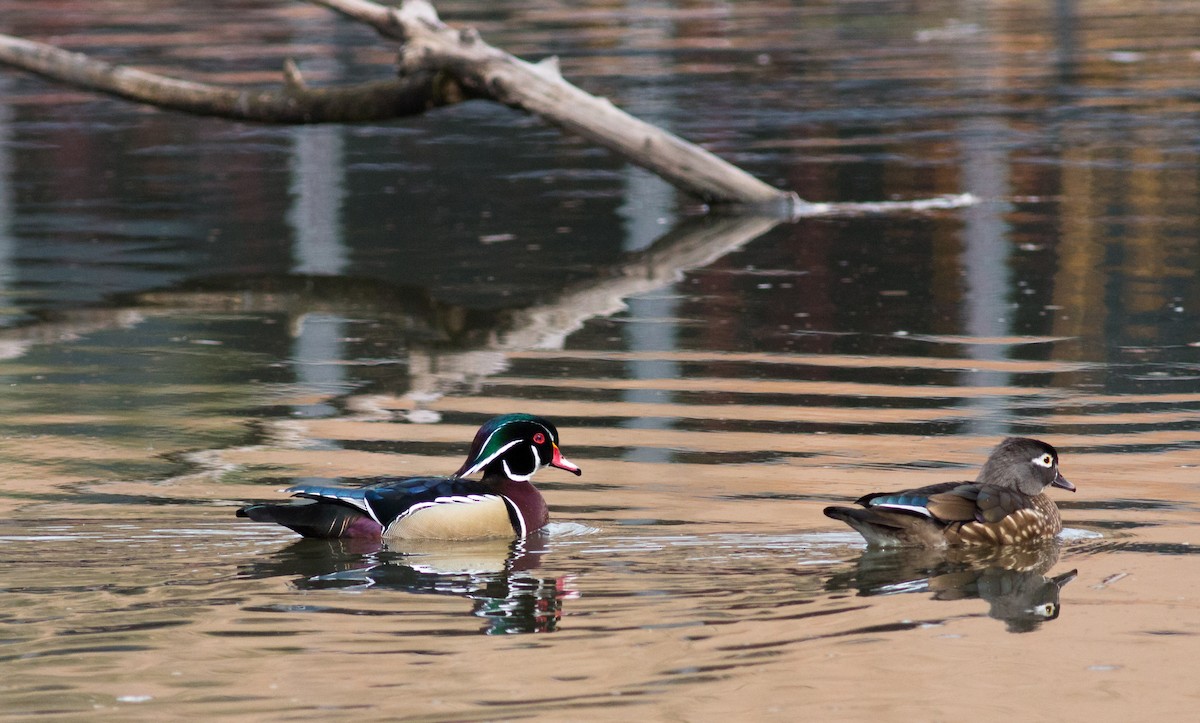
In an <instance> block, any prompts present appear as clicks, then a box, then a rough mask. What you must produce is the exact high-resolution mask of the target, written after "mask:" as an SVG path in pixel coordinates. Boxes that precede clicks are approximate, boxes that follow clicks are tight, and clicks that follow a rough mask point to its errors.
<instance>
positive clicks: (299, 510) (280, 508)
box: [237, 499, 382, 539]
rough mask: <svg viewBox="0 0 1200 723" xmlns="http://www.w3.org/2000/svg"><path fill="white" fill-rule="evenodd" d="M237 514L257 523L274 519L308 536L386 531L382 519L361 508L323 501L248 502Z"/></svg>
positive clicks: (360, 535)
mask: <svg viewBox="0 0 1200 723" xmlns="http://www.w3.org/2000/svg"><path fill="white" fill-rule="evenodd" d="M237 516H238V517H246V518H249V519H251V520H254V521H255V522H274V523H275V524H277V525H283V526H284V527H287V528H288V529H290V530H294V531H295V532H298V533H299V534H301V535H303V536H304V537H320V538H325V539H330V538H341V537H379V536H380V533H381V532H382V528H381V527H380V525H379V523H378V522H376V521H375V520H372V519H371V518H370V517H368V516H367V515H365V514H363V513H362V512H360V511H359V510H357V509H354V508H353V507H349V506H347V505H339V504H330V503H328V502H324V501H321V500H310V499H300V500H296V501H294V502H285V503H283V504H270V503H263V504H257V505H246V506H245V507H243V508H241V509H239V510H238V511H237Z"/></svg>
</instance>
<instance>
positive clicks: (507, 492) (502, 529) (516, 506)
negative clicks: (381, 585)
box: [237, 414, 582, 540]
mask: <svg viewBox="0 0 1200 723" xmlns="http://www.w3.org/2000/svg"><path fill="white" fill-rule="evenodd" d="M558 441H559V437H558V429H557V428H555V426H554V425H553V424H551V423H550V422H549V421H547V420H546V419H543V418H542V417H536V416H534V415H531V414H505V415H503V416H499V417H495V418H493V419H490V420H488V421H487V422H486V423H485V424H484V425H483V426H482V427H480V428H479V432H478V433H476V435H475V440H474V442H473V443H472V444H471V451H470V453H469V454H468V455H467V461H466V462H464V463H463V465H462V467H460V468H459V469H458V471H457V472H455V473H454V474H452V475H450V476H449V477H388V478H384V479H381V480H379V481H377V482H374V483H372V484H368V485H365V486H362V487H337V486H327V485H307V484H305V485H296V486H294V487H289V488H287V489H285V490H283V491H284V492H288V493H290V494H291V495H292V496H293V497H296V498H298V499H296V500H294V501H291V502H284V503H279V504H275V503H262V504H253V505H247V506H246V507H243V508H241V509H239V510H238V511H237V516H238V517H248V518H250V519H251V520H255V521H256V522H274V523H277V524H280V525H283V526H284V527H288V528H290V529H292V530H294V531H296V532H298V533H300V534H301V535H303V536H305V537H323V538H336V537H367V538H385V539H404V540H473V539H486V538H496V537H513V536H516V537H518V538H520V537H525V536H526V535H529V534H530V533H532V532H535V531H537V530H539V529H541V528H542V527H543V526H544V525H545V524H546V523H547V522H548V521H549V512H548V510H547V507H546V501H545V500H544V499H543V498H542V494H541V492H539V491H538V490H537V488H536V487H534V486H533V484H532V483H531V482H530V480H531V479H532V477H533V475H534V474H535V473H536V472H537V471H538V470H540V469H542V468H544V467H557V468H559V469H563V470H566V471H568V472H571V473H573V474H575V475H579V474H582V472H581V471H580V469H579V467H577V466H576V465H575V464H573V463H572V462H570V461H568V460H567V458H566V457H564V456H563V455H562V452H560V451H559V449H558ZM480 472H482V473H483V476H482V477H481V478H480V479H478V480H474V479H469V477H470V475H474V474H477V473H480Z"/></svg>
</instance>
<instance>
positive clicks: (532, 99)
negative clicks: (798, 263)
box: [0, 0, 800, 216]
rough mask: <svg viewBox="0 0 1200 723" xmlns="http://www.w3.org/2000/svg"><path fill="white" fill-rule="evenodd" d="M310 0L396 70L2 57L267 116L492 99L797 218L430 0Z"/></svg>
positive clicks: (714, 193) (705, 158)
mask: <svg viewBox="0 0 1200 723" xmlns="http://www.w3.org/2000/svg"><path fill="white" fill-rule="evenodd" d="M309 1H310V2H313V3H315V4H317V5H322V6H324V7H327V8H329V9H332V10H335V11H337V12H339V13H342V14H343V15H346V16H347V17H350V18H353V19H355V20H358V21H360V22H363V23H366V24H368V25H370V26H371V27H373V28H375V29H376V30H377V31H378V32H379V33H380V34H381V35H383V36H384V37H387V38H390V39H394V40H398V41H400V43H401V44H402V45H401V48H400V57H399V67H400V75H399V77H398V78H394V79H390V80H381V81H374V82H367V83H360V84H357V85H350V86H343V87H338V88H322V89H312V88H309V87H308V86H307V85H306V84H304V82H303V79H302V78H301V77H300V75H299V71H298V70H297V69H296V68H295V66H294V65H290V64H289V66H288V67H287V68H285V71H284V82H283V84H282V87H281V88H279V89H274V90H265V91H264V90H259V91H251V90H240V89H234V88H227V87H223V86H216V85H210V84H205V83H196V82H190V81H184V80H179V79H176V78H169V77H166V76H162V75H156V74H154V73H148V72H145V71H141V70H136V69H133V68H126V67H121V66H115V65H111V64H109V63H105V62H103V61H100V60H96V59H94V58H91V57H89V56H87V55H83V54H81V53H72V52H69V51H66V50H63V49H61V48H56V47H54V46H51V45H45V44H43V43H37V42H34V41H30V40H24V39H21V38H14V37H11V36H6V35H0V62H2V63H7V64H9V65H12V66H14V67H18V68H22V69H24V70H28V71H30V72H33V73H37V74H39V75H42V76H43V77H46V78H50V79H53V80H58V81H61V82H64V83H69V84H71V85H75V86H77V87H81V88H87V89H90V90H98V91H101V92H105V93H109V94H112V95H115V96H118V97H121V98H126V99H129V100H133V101H136V102H140V103H148V104H151V105H154V106H157V107H160V108H166V109H170V110H178V111H183V112H187V113H192V114H196V115H207V116H218V117H222V118H230V119H233V120H242V121H256V122H263V123H285V124H302V123H329V122H362V121H383V120H391V119H394V118H400V117H404V116H411V115H416V114H419V113H423V112H425V111H426V110H428V109H430V108H433V107H437V106H442V105H448V104H451V103H456V102H459V101H461V100H464V99H466V98H468V97H478V98H487V99H490V100H494V101H497V102H499V103H503V104H505V105H508V106H511V107H513V108H518V109H521V110H523V111H526V112H528V113H532V114H534V115H537V116H539V117H541V118H543V119H544V120H546V121H547V122H549V123H552V124H554V125H556V126H559V127H560V128H563V129H564V130H566V131H569V132H571V133H575V134H577V135H580V136H582V137H584V138H586V139H588V140H590V141H592V142H594V143H596V144H598V145H601V146H604V147H605V148H608V149H610V150H612V151H613V152H615V153H617V154H618V155H620V156H621V157H623V158H625V159H626V160H628V161H630V162H631V163H634V164H637V165H639V166H642V167H644V168H647V169H648V170H650V171H652V172H653V173H655V174H657V175H658V176H660V177H661V178H663V179H664V180H666V181H668V182H669V183H671V184H673V185H675V186H676V187H678V188H680V189H682V190H684V191H686V192H688V193H690V194H692V195H694V196H696V197H698V198H700V199H702V200H704V201H706V202H709V203H714V204H721V203H727V204H728V203H732V204H739V205H745V206H752V207H755V208H757V209H760V210H762V209H765V210H767V211H769V212H771V213H773V214H775V215H780V216H789V215H791V214H793V213H794V212H795V210H796V208H797V206H798V204H800V200H799V198H798V197H797V196H796V194H794V193H791V192H789V191H782V190H780V189H777V188H774V187H772V186H770V185H768V184H766V183H763V182H762V181H760V180H758V179H757V178H754V177H753V176H751V175H750V174H748V173H746V172H745V171H743V170H741V169H739V168H737V167H736V166H733V165H732V164H730V163H727V162H726V161H723V160H721V159H720V158H718V157H717V156H715V155H714V154H712V153H710V152H708V151H706V150H704V149H703V148H700V147H698V146H696V145H694V144H691V143H688V142H687V141H685V140H683V139H681V138H679V137H678V136H676V135H674V134H671V133H668V132H666V131H664V130H662V129H660V128H657V127H655V126H653V125H650V124H649V123H646V122H644V121H641V120H638V119H637V118H634V117H633V116H631V115H629V114H628V113H626V112H624V111H622V110H620V109H619V108H617V107H615V106H614V105H613V104H612V103H610V102H609V101H608V100H606V99H603V98H597V97H596V96H593V95H590V94H588V93H586V92H584V91H582V90H580V89H579V88H577V87H576V86H574V85H572V84H570V83H568V82H567V81H566V80H564V79H563V77H562V75H561V74H560V73H559V72H558V65H557V61H556V60H555V59H553V58H551V59H548V60H547V61H543V62H541V63H537V64H532V63H528V62H526V61H523V60H521V59H519V58H516V57H514V56H513V55H510V54H509V53H506V52H504V51H503V50H500V49H498V48H495V47H493V46H491V45H488V44H487V43H485V42H484V41H483V40H482V39H480V37H479V35H478V34H477V33H476V32H475V31H474V30H473V29H465V30H455V29H454V28H451V27H450V26H448V25H446V24H445V23H443V22H441V20H440V19H438V16H437V12H436V11H435V10H434V8H433V6H432V5H430V4H429V2H427V0H406V1H405V2H404V4H403V5H402V6H401V7H399V8H389V7H385V6H383V5H379V4H377V3H374V2H370V0H309Z"/></svg>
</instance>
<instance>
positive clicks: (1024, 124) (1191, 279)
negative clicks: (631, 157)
mask: <svg viewBox="0 0 1200 723" xmlns="http://www.w3.org/2000/svg"><path fill="white" fill-rule="evenodd" d="M215 7H217V8H218V10H219V12H214V11H213V10H212V8H210V7H208V6H206V7H205V8H204V9H203V10H201V9H198V8H199V6H195V5H194V4H186V3H183V4H180V3H160V4H156V5H155V6H154V7H152V8H151V7H143V6H141V5H137V6H130V5H129V4H127V3H118V2H108V3H87V4H80V3H65V4H62V3H60V4H58V5H56V8H58V10H57V11H56V12H55V13H53V14H51V13H48V12H47V11H46V10H45V9H44V8H43V7H41V6H40V5H38V4H36V3H32V4H31V3H26V2H17V1H15V0H0V31H4V32H8V33H12V34H18V35H24V36H28V37H31V38H34V39H42V40H52V41H54V42H57V43H60V44H62V45H64V46H65V47H68V48H71V49H74V50H80V51H86V52H93V53H95V54H97V55H99V56H101V57H104V58H105V59H107V60H110V61H114V62H128V63H134V64H137V65H139V66H141V67H147V68H152V69H156V70H159V71H162V72H171V73H176V74H179V75H181V76H185V77H189V78H195V79H201V80H209V81H214V82H226V83H235V84H244V85H256V84H258V85H265V84H271V83H274V82H277V80H276V79H277V77H278V68H279V67H280V65H281V64H282V62H283V60H284V59H285V58H288V57H292V58H295V59H296V60H297V62H298V63H299V64H300V67H301V68H302V70H303V71H304V73H305V75H306V77H308V78H309V80H310V82H312V83H314V84H323V83H334V82H338V81H349V80H360V79H363V78H364V77H378V76H380V75H383V74H386V73H388V72H390V63H391V57H390V52H389V51H388V49H387V48H386V47H385V46H382V45H380V44H379V43H378V42H377V41H376V39H375V38H374V36H373V35H372V33H370V32H368V31H366V30H364V29H361V28H358V27H356V26H354V25H353V24H352V23H349V22H346V21H343V20H341V19H339V18H337V17H336V16H334V15H332V14H331V13H329V12H328V11H325V10H322V9H321V8H317V7H312V6H309V5H307V4H304V3H289V2H223V3H219V4H218V5H217V6H215ZM439 7H440V9H441V10H442V12H443V15H444V16H445V17H447V18H449V19H451V20H454V21H456V22H463V23H471V24H474V25H476V26H478V27H479V28H480V30H481V32H483V33H484V35H485V36H486V37H487V38H488V39H489V40H491V41H492V42H494V43H496V44H498V45H502V46H504V47H506V48H509V49H511V50H513V51H514V52H517V53H520V54H522V55H524V56H527V57H530V58H532V59H537V58H540V57H542V56H543V55H545V54H547V53H556V54H558V55H559V56H560V58H561V62H562V67H563V70H564V72H565V73H566V74H567V76H568V77H570V78H572V79H574V80H576V81H577V82H578V83H580V84H581V85H582V86H584V87H585V88H587V89H588V90H590V91H592V92H595V93H597V94H601V95H605V96H608V97H610V98H612V99H613V100H614V101H615V102H617V103H619V104H621V105H622V106H624V107H626V108H628V109H629V110H631V111H632V112H634V113H635V114H638V115H639V116H641V117H643V118H646V119H647V120H650V121H651V122H655V123H657V124H660V125H663V126H666V127H668V128H671V129H672V130H675V131H676V132H679V133H681V134H683V135H685V136H686V137H688V138H690V139H692V140H694V141H697V142H700V143H702V144H704V145H705V146H706V147H708V148H711V149H712V150H714V151H716V152H718V153H721V154H723V155H724V156H726V157H728V158H730V159H731V160H733V161H734V162H736V163H738V164H740V165H742V166H743V167H745V168H747V169H748V170H750V171H751V172H753V173H754V174H756V175H757V176H759V177H761V178H764V179H766V180H768V181H769V182H771V183H774V184H777V185H780V186H785V187H788V188H791V189H794V190H796V191H797V192H798V193H799V194H800V195H801V196H803V197H804V198H805V199H806V200H809V201H812V202H815V203H821V204H831V205H829V206H821V207H819V208H814V209H812V210H813V213H812V214H811V215H806V216H804V217H801V218H799V219H797V220H796V221H795V222H788V223H780V222H778V221H777V220H775V219H763V218H753V217H750V218H744V217H734V218H729V217H723V216H720V215H712V214H706V213H705V210H704V209H703V208H701V207H700V206H699V205H698V204H696V203H695V202H694V201H692V200H689V199H687V198H684V197H681V196H679V195H677V194H676V193H675V192H674V191H672V190H671V189H670V188H669V187H668V186H666V185H665V184H663V183H661V182H660V181H658V180H657V179H655V178H653V177H651V176H650V175H648V174H646V173H644V172H642V171H639V170H637V169H632V168H629V167H627V166H625V165H624V164H622V163H619V162H618V161H616V160H615V159H613V158H612V157H610V156H608V155H607V154H606V153H604V152H602V151H597V150H595V149H593V148H590V147H589V146H587V145H586V144H585V143H583V142H582V141H579V140H577V139H571V138H563V137H561V136H560V134H559V133H558V132H557V131H555V130H553V129H549V128H546V127H544V126H543V125H541V124H540V123H538V122H536V121H533V120H530V119H527V118H524V117H522V116H520V115H518V114H516V113H515V112H513V111H510V110H507V109H503V108H498V107H492V106H490V105H486V104H467V105H463V106H460V107H455V108H450V109H445V110H443V111H439V112H438V113H436V114H430V115H429V116H426V117H423V118H419V119H414V120H412V121H411V122H397V123H394V124H381V125H370V126H366V125H363V126H350V127H328V128H326V127H318V128H302V129H293V128H270V127H261V126H247V125H240V124H229V123H224V122H221V121H217V120H212V119H193V118H187V117H184V116H180V115H175V114H165V113H158V112H155V111H152V110H148V109H144V108H140V107H136V106H130V105H127V104H123V103H120V102H117V101H112V100H107V99H103V98H99V97H96V96H92V95H89V94H86V93H83V92H79V91H75V90H71V89H65V88H62V87H59V86H55V85H51V84H48V83H46V82H44V81H41V80H38V79H36V78H32V77H30V76H26V75H22V74H18V73H14V72H9V71H0V294H2V296H3V299H4V303H3V304H2V305H0V382H2V383H3V384H2V389H3V394H0V410H2V411H3V414H2V415H0V455H2V458H3V467H2V468H0V507H2V509H3V512H4V514H3V516H2V519H0V562H2V567H3V569H4V570H5V573H4V575H3V576H2V577H0V580H2V583H0V584H2V587H3V591H4V593H5V596H4V598H3V602H0V641H2V643H3V645H0V656H3V659H4V661H5V676H4V683H3V685H2V686H0V708H2V709H3V710H4V711H5V712H6V713H7V714H8V715H9V716H12V717H19V718H23V717H30V716H33V715H46V716H55V717H63V718H71V717H78V716H79V715H80V714H84V713H86V712H91V711H97V712H99V713H100V714H105V715H108V716H109V717H112V718H114V719H120V720H127V719H134V718H144V719H166V718H176V717H184V716H189V717H204V718H232V717H253V718H255V719H256V720H272V719H276V720H283V719H286V720H296V719H327V718H329V717H333V716H347V715H352V716H355V717H359V718H365V719H372V720H381V719H396V718H398V717H413V718H419V719H431V720H438V719H446V720H494V719H506V718H525V717H531V718H546V719H551V718H554V719H562V718H568V717H579V718H617V717H620V718H628V717H629V716H631V715H632V716H636V717H639V718H644V719H656V720H662V719H684V720H703V719H716V718H720V719H730V718H732V717H746V716H752V717H754V718H755V719H781V720H785V719H786V720H793V719H795V717H796V716H797V715H802V714H808V715H810V716H817V717H819V718H821V719H838V718H847V719H859V718H867V717H871V718H876V719H882V720H901V719H904V720H911V719H948V718H952V717H958V716H959V715H961V714H962V711H963V710H964V705H966V704H965V703H964V701H976V702H977V701H986V705H984V704H982V703H971V705H972V706H982V707H981V708H979V707H977V708H972V709H973V710H986V713H984V714H981V715H983V716H984V717H985V718H987V719H1002V718H1003V719H1008V718H1013V717H1021V718H1035V719H1036V718H1048V717H1055V718H1084V717H1091V716H1097V715H1099V716H1107V717H1115V716H1121V717H1131V716H1135V715H1136V716H1137V717H1139V718H1147V717H1152V716H1153V717H1158V718H1162V719H1178V718H1183V717H1184V716H1185V715H1188V714H1190V711H1192V710H1193V709H1194V707H1195V694H1194V692H1193V688H1194V685H1193V683H1192V676H1191V675H1190V665H1189V664H1190V661H1191V660H1192V659H1193V658H1194V656H1195V654H1196V651H1197V647H1196V643H1195V640H1196V635H1197V633H1200V609H1198V607H1200V602H1198V601H1200V577H1198V576H1197V575H1196V574H1195V560H1194V553H1195V551H1196V549H1197V548H1196V546H1195V544H1194V543H1197V542H1200V539H1197V535H1196V531H1197V524H1198V523H1200V509H1198V507H1197V505H1198V503H1200V485H1198V483H1200V471H1198V470H1200V323H1197V318H1198V317H1197V314H1196V310H1197V309H1200V284H1197V279H1196V276H1197V269H1198V268H1200V242H1198V241H1197V239H1200V204H1198V201H1197V199H1198V198H1200V196H1198V194H1197V192H1198V190H1200V184H1198V183H1197V178H1198V177H1200V176H1198V174H1197V169H1198V154H1200V145H1198V144H1197V140H1196V139H1197V138H1200V132H1198V130H1200V129H1198V128H1197V121H1196V118H1197V117H1198V116H1197V113H1196V111H1197V108H1196V97H1195V93H1194V77H1195V71H1196V69H1197V67H1198V65H1197V63H1198V62H1200V60H1198V57H1200V56H1197V52H1198V51H1197V48H1196V47H1195V40H1194V38H1195V37H1196V32H1195V31H1196V29H1197V26H1198V24H1200V13H1197V12H1196V11H1194V10H1193V9H1192V8H1190V7H1188V6H1186V5H1183V4H1180V5H1171V6H1166V5H1164V6H1161V7H1158V6H1156V7H1155V8H1154V9H1152V10H1145V11H1128V10H1127V9H1123V8H1117V7H1116V6H1115V5H1114V6H1112V7H1109V6H1108V5H1107V4H1104V3H1095V4H1079V5H1078V6H1077V5H1076V4H1073V3H1058V4H1055V5H1054V8H1053V9H1048V8H1047V7H1045V6H1044V4H1038V3H1024V2H1001V3H991V4H989V5H987V6H986V7H983V6H978V7H977V6H976V5H974V4H970V3H967V4H963V3H951V2H932V3H922V4H919V5H917V6H914V5H912V4H911V3H886V2H885V3H879V2H869V3H868V2H861V3H860V2H829V3H803V4H802V3H791V2H763V1H759V2H746V3H741V2H739V3H736V4H730V3H706V2H700V3H675V2H651V3H639V4H634V5H619V6H615V5H612V4H608V3H600V2H586V3H576V4H571V5H570V6H569V7H568V6H562V7H560V6H557V5H554V4H549V5H548V4H546V3H544V2H536V3H535V2H529V3H525V2H502V3H494V2H493V3H475V2H468V1H466V0H462V1H460V2H448V3H440V4H439ZM963 194H970V198H971V199H973V200H972V201H971V202H969V203H934V204H924V203H917V204H913V205H911V206H907V207H906V206H904V204H905V203H906V202H910V201H923V200H927V199H947V198H950V199H960V201H961V200H962V199H964V198H965V197H964V196H963ZM879 202H892V203H894V204H896V205H893V206H872V205H871V204H877V203H879ZM839 204H851V205H839ZM853 204H858V205H853ZM515 410H525V411H530V412H535V413H540V414H544V415H546V416H548V417H550V418H552V419H553V420H555V422H556V423H557V424H558V426H559V428H560V430H561V431H562V435H563V449H564V452H565V453H566V454H567V455H568V456H569V457H570V458H571V459H572V460H574V461H575V462H577V463H579V464H580V465H581V466H582V467H583V469H584V475H583V477H581V478H578V479H576V478H574V477H570V476H568V475H565V474H561V473H559V472H556V471H555V470H548V471H546V472H544V473H542V474H541V475H540V476H539V478H538V483H539V486H540V487H541V488H542V489H543V491H544V492H545V495H546V497H547V499H548V500H549V502H550V505H551V510H552V515H553V517H554V522H553V524H552V525H551V526H550V528H549V529H548V530H547V531H546V534H544V535H542V536H539V537H536V538H532V539H529V540H526V541H523V542H522V543H520V544H517V545H510V544H509V543H507V542H504V543H495V544H491V543H486V544H469V545H462V544H423V545H406V546H404V547H397V546H382V545H378V544H363V543H353V544H350V543H347V544H342V543H327V542H320V541H302V540H298V539H297V538H296V537H295V536H294V535H292V534H291V533H290V532H288V531H287V530H284V529H281V528H274V527H270V526H264V525H257V524H252V523H248V522H246V521H245V520H238V519H235V518H234V517H233V511H234V510H235V509H236V508H237V507H238V506H239V505H241V504H243V503H244V502H245V501H247V500H255V499H270V498H273V497H277V493H276V490H277V489H278V488H279V487H282V486H285V485H286V484H287V483H289V482H290V481H292V480H294V479H296V478H318V479H331V478H364V477H370V476H373V475H381V474H409V473H430V472H438V471H445V472H449V471H451V470H453V469H455V468H457V466H458V465H459V463H460V462H461V457H462V456H463V455H464V454H465V449H466V445H467V443H468V442H469V440H470V438H471V435H472V434H473V432H474V430H475V428H476V427H477V426H478V425H479V424H480V423H481V422H482V421H483V420H485V419H487V418H488V417H490V416H492V415H494V414H497V413H502V412H507V411H515ZM1009 434H1021V435H1030V436H1037V437H1040V438H1043V439H1045V440H1047V441H1049V442H1051V443H1052V444H1054V445H1055V446H1057V447H1058V449H1059V450H1060V452H1061V455H1062V461H1063V471H1064V473H1065V474H1066V475H1067V477H1068V478H1069V479H1071V480H1072V481H1073V482H1074V483H1075V484H1076V485H1077V486H1078V487H1079V491H1078V493H1077V494H1075V495H1067V494H1065V493H1061V492H1060V491H1057V490H1055V491H1054V493H1053V494H1054V495H1055V497H1056V499H1058V501H1059V502H1060V506H1061V507H1062V508H1063V515H1064V519H1065V521H1066V525H1067V530H1066V532H1065V533H1064V535H1063V537H1062V539H1061V540H1059V541H1056V542H1055V543H1054V544H1051V545H1047V546H1045V547H1044V548H1039V549H1036V550H1031V551H1024V552H1022V553H1020V554H1018V553H1008V552H1004V553H998V554H982V553H961V554H948V555H928V554H920V553H906V554H897V553H876V552H870V551H867V550H865V548H864V546H863V544H862V541H861V539H859V538H858V537H857V536H856V535H855V534H853V533H852V532H850V531H849V530H847V529H843V528H840V527H838V526H837V524H836V523H834V522H833V521H832V520H829V519H827V518H825V517H824V516H823V515H822V514H821V509H822V508H823V507H824V506H825V505H826V504H829V503H831V502H833V503H836V502H845V501H848V500H852V499H854V498H856V497H858V496H859V495H861V494H863V493H865V492H868V491H872V490H877V489H883V488H902V487H905V486H915V485H920V484H926V483H929V482H935V481H944V480H952V479H966V478H972V477H973V476H974V474H975V470H976V469H977V467H978V465H979V464H980V463H981V462H982V460H983V459H984V458H985V457H986V455H987V453H988V450H989V449H990V448H991V447H992V446H994V444H995V443H996V442H997V441H998V440H999V439H1000V438H1002V437H1003V436H1005V435H1009ZM948 681H950V682H948ZM951 683H952V684H951ZM1014 691H1019V692H1020V694H1019V695H1014V693H1013V692H1014Z"/></svg>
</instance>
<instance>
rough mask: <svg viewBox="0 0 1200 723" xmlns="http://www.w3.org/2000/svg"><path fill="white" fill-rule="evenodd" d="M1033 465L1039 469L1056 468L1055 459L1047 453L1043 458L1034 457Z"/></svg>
mask: <svg viewBox="0 0 1200 723" xmlns="http://www.w3.org/2000/svg"><path fill="white" fill-rule="evenodd" d="M1033 463H1034V464H1036V465H1038V466H1039V467H1046V468H1050V467H1052V466H1054V457H1051V456H1050V454H1049V453H1046V454H1043V455H1042V456H1041V457H1034V458H1033Z"/></svg>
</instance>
